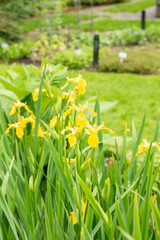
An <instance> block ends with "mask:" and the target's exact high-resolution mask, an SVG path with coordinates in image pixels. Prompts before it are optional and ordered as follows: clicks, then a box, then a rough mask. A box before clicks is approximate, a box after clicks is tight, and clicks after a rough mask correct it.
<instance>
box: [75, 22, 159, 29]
mask: <svg viewBox="0 0 160 240" xmlns="http://www.w3.org/2000/svg"><path fill="white" fill-rule="evenodd" d="M152 25H153V26H160V21H154V20H148V21H147V22H146V28H148V27H150V26H152ZM133 26H136V27H139V28H140V27H141V21H140V20H109V19H105V20H100V21H94V22H93V28H94V30H95V31H113V30H118V29H125V28H131V27H133ZM73 27H74V28H76V26H73ZM81 28H82V30H84V31H89V30H90V24H82V25H81Z"/></svg>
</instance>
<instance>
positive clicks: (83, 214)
mask: <svg viewBox="0 0 160 240" xmlns="http://www.w3.org/2000/svg"><path fill="white" fill-rule="evenodd" d="M86 205H87V203H86V202H84V201H83V199H82V200H81V207H82V220H83V221H84V216H85V211H86ZM77 211H78V208H77ZM71 218H72V221H73V225H75V224H77V223H78V221H77V218H76V215H75V213H74V212H71V213H70V220H71Z"/></svg>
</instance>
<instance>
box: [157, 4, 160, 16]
mask: <svg viewBox="0 0 160 240" xmlns="http://www.w3.org/2000/svg"><path fill="white" fill-rule="evenodd" d="M156 17H157V18H160V0H157V5H156Z"/></svg>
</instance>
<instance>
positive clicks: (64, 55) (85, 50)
mask: <svg viewBox="0 0 160 240" xmlns="http://www.w3.org/2000/svg"><path fill="white" fill-rule="evenodd" d="M80 51H81V54H79V55H76V53H75V49H67V50H64V51H60V52H57V53H56V54H55V56H54V58H53V59H52V60H51V61H52V62H53V63H54V64H57V63H58V62H61V64H63V65H65V66H68V67H69V68H73V69H80V68H88V67H90V66H91V64H92V61H93V56H92V55H93V53H92V48H89V47H82V48H80Z"/></svg>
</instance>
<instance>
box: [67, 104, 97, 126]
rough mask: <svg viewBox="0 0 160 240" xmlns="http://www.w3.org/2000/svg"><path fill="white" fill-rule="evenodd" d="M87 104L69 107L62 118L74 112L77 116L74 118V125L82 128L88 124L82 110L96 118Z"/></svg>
mask: <svg viewBox="0 0 160 240" xmlns="http://www.w3.org/2000/svg"><path fill="white" fill-rule="evenodd" d="M87 105H88V103H86V104H85V105H84V106H81V104H79V107H78V106H76V105H75V104H73V105H72V106H70V107H69V109H67V110H66V111H65V112H64V114H63V116H65V117H66V116H67V115H69V114H70V113H71V110H75V111H76V112H77V113H78V115H77V116H76V123H77V125H78V126H80V127H84V126H85V125H87V124H88V120H87V119H86V117H85V115H84V113H83V112H84V110H88V111H89V112H91V113H92V114H93V117H96V115H97V114H96V113H95V112H94V111H93V110H92V109H91V108H90V107H87Z"/></svg>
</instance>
